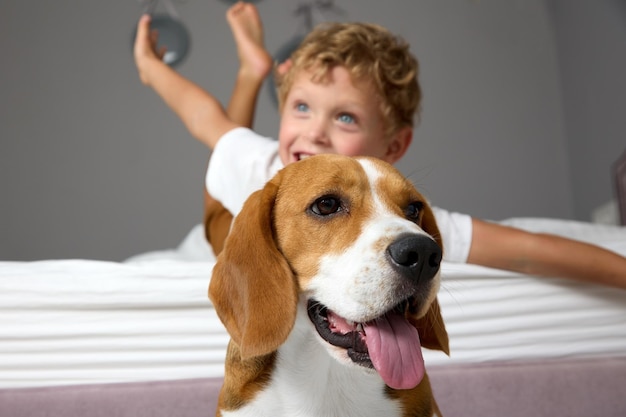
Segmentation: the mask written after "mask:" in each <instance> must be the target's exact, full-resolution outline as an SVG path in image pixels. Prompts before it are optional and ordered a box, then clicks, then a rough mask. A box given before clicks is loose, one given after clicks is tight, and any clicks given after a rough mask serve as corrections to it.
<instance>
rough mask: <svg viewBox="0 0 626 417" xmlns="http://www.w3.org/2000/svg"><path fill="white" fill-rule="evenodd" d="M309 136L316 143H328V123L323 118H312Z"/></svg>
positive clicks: (308, 130)
mask: <svg viewBox="0 0 626 417" xmlns="http://www.w3.org/2000/svg"><path fill="white" fill-rule="evenodd" d="M307 137H308V139H309V140H310V141H311V142H314V143H328V129H327V123H325V122H324V121H322V120H311V122H310V123H309V125H308V126H307Z"/></svg>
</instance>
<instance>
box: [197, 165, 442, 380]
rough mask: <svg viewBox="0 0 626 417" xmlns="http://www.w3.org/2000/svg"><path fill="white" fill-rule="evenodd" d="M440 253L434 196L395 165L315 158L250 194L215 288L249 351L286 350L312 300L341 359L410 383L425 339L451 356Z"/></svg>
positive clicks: (236, 336)
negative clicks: (441, 302) (300, 310)
mask: <svg viewBox="0 0 626 417" xmlns="http://www.w3.org/2000/svg"><path fill="white" fill-rule="evenodd" d="M441 255H442V243H441V240H440V236H439V231H438V229H437V225H436V223H435V219H434V216H433V213H432V211H431V209H430V207H429V205H428V203H427V202H426V200H425V199H424V197H423V196H422V195H421V194H420V193H419V192H417V190H416V189H415V188H414V187H413V186H412V185H411V183H410V182H409V181H408V180H407V179H406V178H404V177H403V176H402V175H401V174H400V173H399V172H398V171H397V170H396V169H395V168H393V167H392V166H390V165H389V164H387V163H385V162H382V161H380V160H377V159H373V158H356V159H355V158H348V157H343V156H339V155H318V156H315V157H311V158H308V159H306V160H303V161H300V162H297V163H294V164H291V165H289V166H287V167H286V168H284V169H283V170H281V171H280V172H279V173H278V174H277V175H276V176H275V177H274V178H273V179H272V180H271V181H270V182H268V183H267V185H266V186H265V187H264V188H263V189H262V190H259V191H257V192H256V193H254V194H253V195H252V196H250V198H249V199H248V200H247V201H246V203H245V204H244V207H243V209H242V211H241V213H240V214H239V215H238V216H237V217H236V219H235V221H234V224H233V228H232V231H231V233H230V235H229V237H228V239H227V240H226V243H225V246H224V251H223V252H222V253H221V254H220V256H219V258H218V261H217V264H216V265H215V267H214V269H213V277H212V279H211V284H210V290H209V294H210V297H211V300H212V302H213V304H214V306H215V308H216V310H217V313H218V315H219V317H220V318H221V320H222V321H223V322H224V324H225V326H226V328H227V330H228V332H229V333H230V335H231V337H232V339H233V342H234V343H236V344H237V346H238V347H239V351H240V353H241V355H242V358H248V357H253V356H260V355H264V354H268V353H270V352H273V351H275V350H277V349H278V347H279V346H280V345H281V344H282V343H284V341H285V340H286V339H287V337H288V335H289V333H290V332H291V330H292V327H293V325H294V322H295V318H296V312H297V307H298V302H299V300H304V301H303V302H305V303H306V304H307V310H308V315H309V318H310V321H311V325H312V326H314V327H315V329H316V330H317V333H318V334H319V336H320V341H321V343H323V344H324V345H325V346H326V348H327V349H328V351H329V353H330V354H331V355H332V356H334V357H335V358H336V359H338V360H339V361H340V362H343V363H344V364H348V365H349V366H355V365H356V366H364V367H365V368H372V367H373V368H375V369H376V370H377V371H378V372H379V373H380V375H381V377H382V378H383V379H384V380H385V382H386V383H387V385H389V386H391V387H392V388H412V387H413V386H415V385H417V383H419V380H421V377H422V376H423V372H424V370H423V360H422V359H421V348H420V346H424V347H428V348H431V349H438V350H442V351H444V352H446V353H448V337H447V333H446V331H445V328H444V325H443V320H442V318H441V315H440V312H439V306H438V303H437V300H436V294H437V291H438V289H439V281H440V277H439V265H440V261H441ZM411 385H412V386H411Z"/></svg>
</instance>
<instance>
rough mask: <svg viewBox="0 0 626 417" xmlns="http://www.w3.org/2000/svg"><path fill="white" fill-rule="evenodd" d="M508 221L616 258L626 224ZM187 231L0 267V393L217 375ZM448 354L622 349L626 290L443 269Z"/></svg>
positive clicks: (586, 353) (200, 258)
mask: <svg viewBox="0 0 626 417" xmlns="http://www.w3.org/2000/svg"><path fill="white" fill-rule="evenodd" d="M508 223H510V224H513V225H515V226H519V227H523V228H527V229H531V230H539V231H541V230H544V231H549V232H552V233H557V234H563V235H566V236H570V237H574V238H578V239H582V240H588V241H591V242H594V243H597V244H600V245H602V246H605V247H607V248H609V249H611V250H614V251H617V252H619V253H622V254H624V255H626V228H619V227H611V226H594V225H589V224H586V223H576V222H562V221H554V220H546V219H515V220H511V221H510V222H508ZM203 245H206V243H205V242H204V240H203V239H202V229H201V227H196V228H194V230H192V232H191V233H190V234H189V236H188V237H187V238H186V239H185V241H184V242H183V243H182V244H181V245H180V247H179V248H176V249H174V250H171V251H163V252H158V253H150V254H144V255H141V256H137V257H133V258H131V259H129V260H128V261H127V262H124V263H114V262H101V261H90V260H49V261H38V262H0V388H8V387H32V386H51V385H70V384H85V383H106V382H131V381H155V380H167V379H184V378H201V377H215V376H222V375H223V358H224V354H225V348H226V344H227V342H228V335H227V333H226V332H225V330H224V328H223V326H222V324H221V323H220V322H219V320H218V318H217V316H216V314H215V311H214V310H213V308H212V306H211V304H210V302H209V300H208V298H207V288H208V284H209V280H210V275H211V269H212V266H213V255H212V254H211V253H210V251H209V250H208V249H207V247H206V246H203ZM442 272H443V284H442V289H441V291H440V295H439V300H440V303H441V306H442V312H443V316H444V320H445V322H446V327H447V329H448V333H449V336H450V342H451V351H452V355H451V357H446V356H445V355H443V354H440V353H439V352H433V351H426V350H425V352H424V356H425V360H426V363H427V366H437V365H445V364H458V363H468V362H483V361H503V360H525V359H537V358H562V357H594V356H626V325H625V324H624V321H625V320H624V319H625V318H626V291H622V290H617V289H611V288H607V287H601V286H593V285H585V284H580V283H575V282H568V281H565V280H558V279H554V280H552V279H538V278H534V277H527V276H523V275H519V274H513V273H508V272H505V271H499V270H494V269H487V268H482V267H477V266H472V265H458V264H444V265H443V271H442Z"/></svg>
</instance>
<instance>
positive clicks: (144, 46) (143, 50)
mask: <svg viewBox="0 0 626 417" xmlns="http://www.w3.org/2000/svg"><path fill="white" fill-rule="evenodd" d="M158 40H159V34H158V32H157V31H156V30H151V29H150V16H149V15H147V14H144V15H142V16H141V18H139V23H138V24H137V33H136V35H135V45H134V48H133V56H134V58H135V65H136V66H137V71H138V72H139V78H140V79H141V82H142V83H144V84H146V85H149V84H150V82H149V79H148V77H147V75H146V71H145V64H146V63H148V62H150V61H151V60H155V59H156V60H158V61H162V60H163V56H164V55H165V52H166V48H165V47H161V48H158V49H157V44H158Z"/></svg>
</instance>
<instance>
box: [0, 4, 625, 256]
mask: <svg viewBox="0 0 626 417" xmlns="http://www.w3.org/2000/svg"><path fill="white" fill-rule="evenodd" d="M335 3H336V4H337V5H338V6H340V7H342V8H343V9H344V10H346V11H347V19H348V20H363V21H373V22H377V23H380V24H382V25H385V26H387V27H389V28H391V29H392V30H393V31H395V32H396V33H398V34H400V35H402V36H403V37H405V38H406V39H407V40H408V41H409V42H410V44H411V45H412V48H413V51H414V52H415V54H416V55H417V56H418V59H419V60H420V62H421V77H420V80H421V83H422V86H423V89H424V94H425V98H424V103H423V109H424V110H423V113H422V121H421V124H420V126H419V128H418V129H417V130H416V134H415V138H414V144H413V145H412V148H411V150H410V153H409V154H408V155H407V156H406V157H405V158H404V159H403V160H402V161H401V162H400V163H399V165H398V166H399V167H400V169H401V170H403V172H405V174H407V175H408V176H410V177H411V178H412V179H413V180H414V182H415V183H416V184H417V185H418V187H420V188H421V189H422V190H423V191H424V192H425V193H426V194H427V195H428V196H429V197H430V198H431V200H432V201H433V202H434V203H436V204H437V205H439V206H442V207H444V208H447V209H449V210H456V211H461V212H465V213H469V214H472V215H474V216H477V217H483V218H489V219H502V218H506V217H511V216H546V217H562V218H573V217H576V218H580V219H588V213H589V210H590V208H593V207H595V206H596V205H598V204H601V203H603V202H605V201H606V200H608V199H610V198H611V192H612V190H611V186H610V178H609V177H608V173H607V172H606V171H607V169H608V165H609V163H610V161H611V160H612V158H614V156H616V153H617V152H616V149H618V148H620V147H622V148H623V146H624V142H626V141H624V140H623V136H621V139H620V138H619V135H623V134H622V132H624V129H623V127H624V126H623V123H624V121H623V117H621V114H622V113H623V109H624V106H623V104H624V98H623V97H624V96H625V95H624V80H623V74H624V73H626V71H624V69H625V66H626V64H625V62H624V59H625V58H624V57H625V56H626V54H624V53H623V52H624V42H625V41H626V34H625V33H624V24H623V23H624V18H625V16H624V8H623V3H619V2H618V1H617V0H615V1H609V0H603V1H594V2H586V1H585V0H580V1H578V2H572V6H571V8H570V6H569V4H570V2H569V1H566V0H545V1H542V0H509V1H505V2H503V1H499V0H483V1H470V0H455V1H453V0H445V1H444V0H438V1H415V2H414V1H411V2H408V1H400V0H396V1H386V2H379V1H374V0H362V1H359V2H351V1H347V0H343V1H341V0H336V1H335ZM176 4H177V6H178V11H179V13H180V15H181V17H182V18H183V20H184V22H185V23H186V25H187V26H188V28H189V30H190V31H191V35H192V38H193V39H192V42H193V43H192V50H191V54H190V56H189V57H188V59H187V60H186V61H185V62H184V63H183V65H181V66H180V67H179V70H180V72H181V73H183V75H185V76H187V77H189V78H191V79H192V80H194V81H196V82H198V83H199V84H201V85H202V86H204V87H205V88H207V89H209V90H210V91H212V92H213V93H214V94H216V95H217V97H218V98H220V99H221V100H222V101H224V102H225V101H226V100H227V98H228V95H229V93H230V89H231V86H232V82H233V79H234V77H233V73H234V71H235V70H236V67H237V58H236V52H235V49H234V43H233V41H232V38H231V36H230V32H229V29H228V26H227V25H226V22H225V19H224V13H225V11H226V8H227V7H228V5H227V3H226V2H224V1H218V0H212V1H209V0H188V1H184V2H177V3H176ZM295 4H296V2H293V1H289V0H264V1H262V2H260V3H259V10H260V13H261V15H262V18H263V20H264V22H265V26H266V45H267V47H268V48H269V49H270V50H271V51H277V50H278V49H279V48H280V47H281V46H282V45H283V44H284V43H285V42H287V41H288V40H289V39H290V38H291V37H292V36H293V35H294V34H295V33H296V32H297V26H298V23H299V22H298V20H296V18H294V16H293V14H292V13H293V11H294V8H295ZM139 10H140V7H139V4H138V2H136V1H132V0H126V1H117V2H103V1H95V0H90V1H89V0H87V1H70V0H56V1H54V2H32V1H18V0H8V1H3V2H2V3H0V50H1V51H2V58H1V59H0V68H1V70H0V109H1V111H0V259H12V260H31V259H43V258H96V259H110V260H121V259H124V258H125V257H127V256H130V255H133V254H136V253H140V252H144V251H148V250H154V249H163V248H168V247H173V246H175V245H176V244H177V243H178V242H179V241H180V240H181V239H182V237H183V236H184V235H185V234H186V232H187V231H188V230H189V229H190V228H191V227H192V226H193V225H194V224H196V223H198V222H200V220H201V213H202V198H201V194H202V193H201V192H202V186H203V175H204V170H205V167H206V161H207V157H208V151H207V149H205V148H204V147H203V146H202V145H200V144H198V143H196V142H195V141H194V140H193V139H192V138H191V137H190V136H189V134H188V133H187V132H186V130H185V129H184V127H183V126H182V124H181V123H180V122H179V121H178V119H177V118H176V117H175V116H174V115H173V114H172V113H171V112H170V111H169V110H168V109H167V107H166V106H165V105H164V104H163V103H162V102H160V100H159V99H158V98H157V96H156V95H155V94H154V93H153V92H152V91H151V90H149V89H148V88H145V87H143V86H142V85H141V84H140V82H139V80H138V78H137V74H136V71H135V68H134V64H133V61H132V56H131V33H132V31H133V28H134V25H135V22H136V19H137V17H138V14H139ZM588 14H591V15H593V16H594V18H593V19H588V18H587V15H588ZM620 19H621V20H620ZM620 22H621V23H620ZM583 23H584V24H583ZM620 24H621V26H620ZM581 32H582V33H581ZM586 32H589V33H590V34H591V35H590V36H588V37H585V35H584V33H586ZM579 38H584V39H585V42H586V49H583V48H580V50H578V49H577V48H575V46H576V45H578V44H579V41H580V39H579ZM597 43H600V44H602V45H603V47H602V48H599V47H598V46H597ZM618 51H619V54H618V53H617V52H618ZM580 54H587V55H589V56H590V57H591V58H593V60H592V61H591V62H589V63H586V64H585V65H584V66H582V67H580V68H579V67H578V64H580V61H584V59H581V58H580V57H579V55H580ZM615 55H620V56H619V57H616V56H615ZM616 61H617V65H616ZM609 63H610V65H613V66H615V68H610V69H609V68H607V65H609ZM588 73H592V74H593V79H594V80H596V82H597V83H598V84H600V85H601V86H602V89H601V91H599V90H598V89H597V88H596V85H595V84H590V83H589V79H588V78H587V77H586V75H587V74H588ZM620 77H622V78H620ZM581 85H582V86H583V87H584V88H585V89H586V90H585V91H587V93H588V94H589V102H588V103H587V104H588V107H592V109H591V110H592V112H593V118H592V119H591V120H589V117H587V113H586V111H587V110H588V109H587V108H585V107H583V106H576V105H573V104H572V103H574V104H576V103H578V100H575V98H572V97H575V95H576V94H577V92H578V90H580V89H581ZM620 89H621V90H620ZM615 90H616V91H615ZM620 91H621V93H620ZM620 94H621V95H620ZM587 121H590V123H587ZM256 126H257V129H258V130H259V131H260V132H261V133H263V134H266V135H271V136H275V134H276V131H277V126H278V116H277V114H276V111H275V110H274V107H273V105H272V104H271V100H270V99H269V94H268V90H267V89H265V90H264V91H263V94H262V96H261V100H260V104H259V110H258V112H257V122H256ZM620 128H621V129H620Z"/></svg>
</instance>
